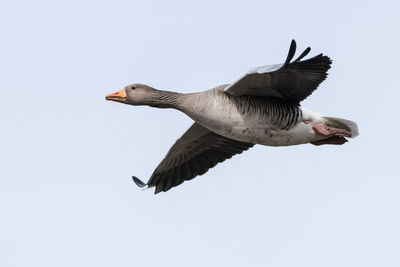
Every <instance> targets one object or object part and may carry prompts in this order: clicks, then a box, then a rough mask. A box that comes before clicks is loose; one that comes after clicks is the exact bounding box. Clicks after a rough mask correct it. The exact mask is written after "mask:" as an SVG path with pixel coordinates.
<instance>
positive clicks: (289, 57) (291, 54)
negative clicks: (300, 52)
mask: <svg viewBox="0 0 400 267" xmlns="http://www.w3.org/2000/svg"><path fill="white" fill-rule="evenodd" d="M295 53H296V41H295V40H294V39H292V42H291V43H290V48H289V53H288V55H287V58H286V60H285V63H284V64H283V65H284V66H286V65H287V64H289V63H290V61H291V60H292V58H293V57H294V54H295Z"/></svg>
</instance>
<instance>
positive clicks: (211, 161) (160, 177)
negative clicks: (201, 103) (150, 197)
mask: <svg viewBox="0 0 400 267" xmlns="http://www.w3.org/2000/svg"><path fill="white" fill-rule="evenodd" d="M252 146H254V144H251V143H243V142H239V141H235V140H232V139H229V138H226V137H223V136H221V135H218V134H216V133H214V132H211V131H209V130H207V129H206V128H204V127H203V126H201V125H199V124H197V123H194V124H193V125H192V126H191V127H190V128H189V129H188V130H187V131H186V132H185V134H184V135H183V136H182V137H181V138H180V139H178V140H177V141H176V143H175V144H174V145H173V146H172V147H171V149H170V150H169V151H168V154H167V155H166V156H165V158H164V159H163V161H161V163H160V164H159V165H158V167H157V168H156V169H155V171H154V172H153V174H152V175H151V177H150V179H149V181H148V183H147V184H145V183H143V182H142V181H140V180H139V179H138V178H137V177H132V178H133V180H134V181H135V183H136V184H137V185H138V186H140V187H144V186H146V185H147V186H148V187H153V186H155V187H156V190H155V194H157V193H158V192H161V191H164V192H165V191H168V190H169V189H171V188H172V187H174V186H178V185H180V184H181V183H183V182H184V181H185V180H191V179H193V178H194V177H196V176H197V175H202V174H204V173H205V172H207V171H208V170H209V169H210V168H212V167H214V166H215V165H217V164H218V163H219V162H223V161H224V160H226V159H229V158H231V157H232V156H233V155H236V154H240V153H242V152H243V151H245V150H247V149H249V148H250V147H252Z"/></svg>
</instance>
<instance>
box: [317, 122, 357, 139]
mask: <svg viewBox="0 0 400 267" xmlns="http://www.w3.org/2000/svg"><path fill="white" fill-rule="evenodd" d="M323 118H324V119H325V120H326V123H327V124H330V125H332V126H334V127H336V128H339V129H345V130H348V131H350V132H351V138H354V137H356V136H357V135H358V126H357V123H355V122H354V121H349V120H345V119H341V118H335V117H323Z"/></svg>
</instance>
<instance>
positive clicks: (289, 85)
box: [226, 40, 332, 104]
mask: <svg viewBox="0 0 400 267" xmlns="http://www.w3.org/2000/svg"><path fill="white" fill-rule="evenodd" d="M310 50H311V49H310V48H309V47H308V48H307V49H306V50H304V52H303V53H301V55H300V56H299V57H298V58H297V59H296V60H294V61H292V62H290V61H291V60H292V58H293V57H294V54H295V52H296V42H295V41H294V40H292V43H291V45H290V49H289V53H288V56H287V58H286V61H285V63H283V64H277V65H268V66H262V67H258V68H255V69H252V70H250V71H249V72H248V73H247V74H246V75H244V76H243V77H242V78H240V79H239V80H238V81H236V82H235V83H233V84H231V85H230V86H229V87H227V88H226V92H228V93H230V94H232V95H234V96H241V95H254V96H265V97H268V96H272V97H279V98H283V99H284V100H286V101H288V102H291V103H296V104H298V103H300V101H302V100H304V99H305V98H306V97H307V96H309V95H310V94H311V93H312V92H313V91H314V90H315V89H317V87H318V85H319V84H320V83H321V82H322V81H323V80H325V78H326V76H327V71H328V70H329V69H330V67H331V63H332V61H331V59H330V58H329V57H327V56H323V55H322V54H319V55H317V56H315V57H313V58H310V59H307V60H303V61H300V60H301V59H302V58H303V57H305V56H306V55H307V54H308V53H309V52H310Z"/></svg>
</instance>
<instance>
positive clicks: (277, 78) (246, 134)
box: [106, 40, 358, 194]
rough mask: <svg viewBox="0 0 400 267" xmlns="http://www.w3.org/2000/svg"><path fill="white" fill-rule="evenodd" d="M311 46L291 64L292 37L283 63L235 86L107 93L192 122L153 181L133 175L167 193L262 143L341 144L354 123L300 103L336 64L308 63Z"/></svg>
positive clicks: (133, 87) (140, 87) (320, 58)
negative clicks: (182, 115)
mask: <svg viewBox="0 0 400 267" xmlns="http://www.w3.org/2000/svg"><path fill="white" fill-rule="evenodd" d="M310 50H311V49H310V47H308V48H307V49H305V50H304V52H303V53H301V54H300V56H298V57H297V58H296V59H295V60H293V61H292V59H293V57H294V55H295V52H296V42H295V41H294V40H292V42H291V44H290V48H289V52H288V55H287V57H286V60H285V62H284V63H282V64H275V65H267V66H261V67H257V68H254V69H251V70H250V71H248V72H247V73H246V74H245V75H244V76H242V77H241V78H239V79H238V80H237V81H235V82H233V83H232V84H225V85H221V86H218V87H215V88H213V89H211V90H207V91H203V92H197V93H188V94H181V93H176V92H170V91H163V90H157V89H155V88H152V87H150V86H148V85H145V84H139V83H135V84H130V85H127V86H126V87H124V88H123V89H122V90H120V91H118V92H116V93H113V94H109V95H107V96H106V100H110V101H115V102H119V103H124V104H128V105H147V106H150V107H156V108H172V109H176V110H179V111H181V112H183V113H185V114H186V115H187V116H189V117H190V118H191V119H193V120H194V123H193V125H192V126H191V127H190V128H189V129H188V130H187V131H186V132H185V133H184V134H183V136H182V137H181V138H179V139H178V140H177V141H176V142H175V144H174V145H173V146H172V147H171V148H170V150H169V151H168V153H167V155H166V156H165V158H164V159H163V160H162V161H161V163H160V164H159V165H158V167H157V168H156V169H155V170H154V172H153V174H152V175H151V177H150V178H149V180H148V182H147V183H144V182H142V181H141V180H140V179H139V178H137V177H135V176H132V178H133V181H134V182H135V183H136V185H138V186H139V187H142V188H143V187H144V188H151V187H155V191H154V193H155V194H157V193H159V192H162V191H163V192H166V191H168V190H170V189H171V188H172V187H176V186H178V185H180V184H181V183H183V182H184V181H187V180H191V179H193V178H194V177H196V176H198V175H202V174H204V173H206V172H207V171H208V170H209V169H210V168H213V167H214V166H215V165H217V164H218V163H220V162H223V161H224V160H226V159H229V158H231V157H232V156H234V155H236V154H240V153H242V152H243V151H246V150H248V149H249V148H251V147H253V146H254V145H256V144H259V145H265V146H291V145H299V144H307V143H311V144H313V145H316V146H319V145H326V144H332V145H342V144H344V143H346V142H347V141H348V140H347V139H346V138H354V137H356V136H357V135H358V127H357V124H356V123H355V122H353V121H349V120H345V119H341V118H335V117H325V116H321V115H319V114H317V113H315V112H312V111H309V110H307V109H305V108H303V107H301V106H300V102H301V101H302V100H304V99H305V98H306V97H308V96H309V95H310V94H311V93H312V92H313V91H314V90H315V89H316V88H317V87H318V86H319V85H320V83H321V82H322V81H324V80H325V79H326V77H327V71H328V70H329V69H330V67H331V63H332V61H331V59H330V58H329V57H328V56H325V55H323V54H319V55H317V56H314V57H311V58H309V59H305V60H302V59H303V58H304V57H305V56H306V55H307V54H308V53H309V52H310Z"/></svg>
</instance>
